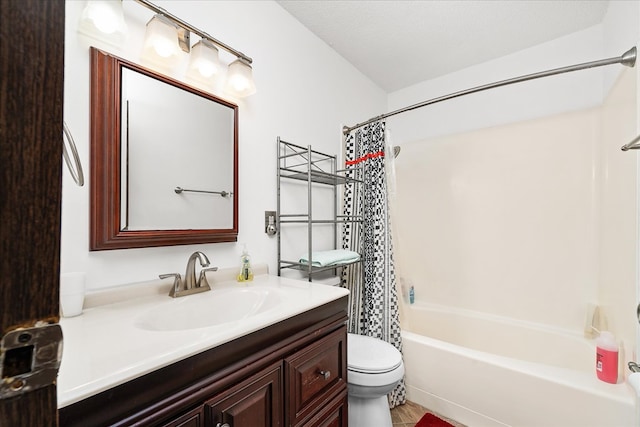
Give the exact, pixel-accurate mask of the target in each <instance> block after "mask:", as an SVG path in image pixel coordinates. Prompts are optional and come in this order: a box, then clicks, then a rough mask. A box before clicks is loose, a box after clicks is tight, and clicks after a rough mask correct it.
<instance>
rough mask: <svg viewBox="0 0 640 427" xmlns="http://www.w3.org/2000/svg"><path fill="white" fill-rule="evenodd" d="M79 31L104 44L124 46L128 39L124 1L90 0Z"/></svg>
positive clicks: (82, 16) (83, 13) (81, 19)
mask: <svg viewBox="0 0 640 427" xmlns="http://www.w3.org/2000/svg"><path fill="white" fill-rule="evenodd" d="M78 31H79V32H81V33H83V34H85V35H88V36H90V37H97V38H99V39H100V40H102V41H104V42H108V43H111V44H115V45H118V44H122V42H124V39H125V38H126V37H127V24H126V22H125V20H124V13H123V11H122V0H101V1H99V0H89V1H88V2H87V5H86V6H85V8H84V10H83V11H82V15H81V17H80V25H79V26H78Z"/></svg>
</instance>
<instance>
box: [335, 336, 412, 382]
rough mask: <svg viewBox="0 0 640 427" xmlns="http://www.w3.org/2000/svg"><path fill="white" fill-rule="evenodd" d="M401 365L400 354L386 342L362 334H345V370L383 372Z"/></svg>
mask: <svg viewBox="0 0 640 427" xmlns="http://www.w3.org/2000/svg"><path fill="white" fill-rule="evenodd" d="M400 365H402V354H401V353H400V352H399V351H398V349H396V348H395V347H394V346H392V345H391V344H389V343H388V342H385V341H382V340H380V339H378V338H373V337H367V336H364V335H356V334H347V370H349V371H351V372H358V373H362V374H371V375H376V374H384V373H388V372H392V371H394V370H396V369H398V367H399V366H400Z"/></svg>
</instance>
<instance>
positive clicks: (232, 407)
mask: <svg viewBox="0 0 640 427" xmlns="http://www.w3.org/2000/svg"><path fill="white" fill-rule="evenodd" d="M281 396H282V366H281V364H280V363H277V364H275V365H272V366H271V367H269V368H267V369H265V370H263V371H261V372H259V373H257V374H255V375H253V376H251V377H250V378H249V379H247V380H245V381H243V382H242V383H240V384H238V385H237V386H234V387H232V388H230V389H229V390H226V391H224V392H222V393H220V394H219V395H218V396H216V397H214V398H213V399H211V400H209V401H207V402H206V403H205V411H206V412H207V413H208V414H207V415H208V416H207V426H212V427H214V426H223V425H225V426H228V427H275V426H281V425H283V414H282V398H281Z"/></svg>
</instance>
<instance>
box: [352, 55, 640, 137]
mask: <svg viewBox="0 0 640 427" xmlns="http://www.w3.org/2000/svg"><path fill="white" fill-rule="evenodd" d="M636 55H637V51H636V47H635V46H634V47H632V48H631V49H629V50H628V51H626V52H625V53H623V54H622V55H621V56H617V57H614V58H608V59H601V60H599V61H592V62H584V63H582V64H577V65H570V66H568V67H562V68H555V69H553V70H548V71H541V72H539V73H533V74H527V75H524V76H520V77H514V78H511V79H507V80H501V81H499V82H494V83H489V84H486V85H482V86H476V87H473V88H470V89H465V90H461V91H459V92H454V93H450V94H449V95H444V96H439V97H437V98H433V99H430V100H428V101H423V102H420V103H418V104H414V105H410V106H408V107H404V108H400V109H399V110H395V111H392V112H390V113H386V114H381V115H379V116H376V117H372V118H370V119H369V120H367V121H364V122H362V123H358V124H357V125H354V126H345V127H343V128H342V132H343V133H344V134H345V135H346V134H347V133H349V132H351V131H352V130H354V129H357V128H360V127H362V126H365V125H368V124H369V123H373V122H376V121H378V120H382V119H386V118H387V117H391V116H395V115H396V114H400V113H405V112H407V111H411V110H415V109H418V108H422V107H426V106H427V105H431V104H436V103H438V102H442V101H446V100H449V99H453V98H458V97H460V96H464V95H469V94H472V93H476V92H481V91H483V90H487V89H493V88H496V87H500V86H507V85H510V84H513V83H520V82H526V81H527V80H534V79H539V78H541V77H549V76H553V75H556V74H562V73H569V72H571V71H579V70H585V69H587V68H595V67H602V66H605V65H612V64H622V65H625V66H627V67H633V66H634V65H635V64H636Z"/></svg>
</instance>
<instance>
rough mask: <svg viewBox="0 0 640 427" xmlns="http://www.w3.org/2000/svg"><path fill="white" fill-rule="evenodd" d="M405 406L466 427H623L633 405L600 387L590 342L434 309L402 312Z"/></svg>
mask: <svg viewBox="0 0 640 427" xmlns="http://www.w3.org/2000/svg"><path fill="white" fill-rule="evenodd" d="M403 317H404V318H403V330H402V337H403V353H404V362H405V368H406V385H407V397H408V398H409V400H411V401H413V402H416V403H419V404H421V405H423V406H426V407H428V408H430V409H431V410H434V411H436V412H439V413H441V414H442V415H444V416H447V417H450V418H453V419H455V420H457V421H459V422H461V423H463V424H466V425H468V426H469V427H477V426H487V427H494V426H496V427H497V426H513V427H556V426H557V427H572V426H575V427H626V426H638V424H636V421H635V420H636V403H635V401H636V399H635V397H634V395H633V393H632V391H631V388H630V387H629V386H628V385H627V384H626V383H624V382H623V381H619V383H618V384H608V383H604V382H602V381H599V380H598V379H597V378H596V375H595V372H594V360H595V346H594V343H593V341H592V340H587V339H585V338H583V337H582V336H581V335H577V334H570V333H567V332H566V331H563V330H556V329H552V328H549V327H544V326H542V325H537V324H532V323H527V322H519V321H514V320H512V319H507V318H501V317H498V316H491V315H486V314H482V313H477V312H471V311H465V310H459V309H451V308H448V307H442V306H435V305H418V304H413V305H411V306H408V307H407V306H405V309H404V312H403Z"/></svg>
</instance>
